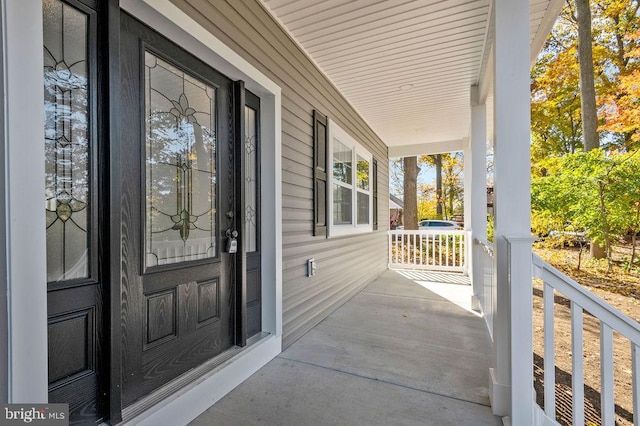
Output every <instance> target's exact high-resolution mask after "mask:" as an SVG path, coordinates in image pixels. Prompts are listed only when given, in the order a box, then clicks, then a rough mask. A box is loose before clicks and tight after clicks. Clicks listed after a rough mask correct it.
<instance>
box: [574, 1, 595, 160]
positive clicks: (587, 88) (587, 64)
mask: <svg viewBox="0 0 640 426" xmlns="http://www.w3.org/2000/svg"><path fill="white" fill-rule="evenodd" d="M575 1H576V12H577V15H578V16H577V17H578V61H579V63H580V107H581V109H582V136H583V138H584V145H583V147H584V151H585V152H587V151H591V150H592V149H597V148H599V147H600V139H599V137H598V112H597V110H596V90H595V87H594V75H593V46H592V41H591V9H590V8H589V0H575Z"/></svg>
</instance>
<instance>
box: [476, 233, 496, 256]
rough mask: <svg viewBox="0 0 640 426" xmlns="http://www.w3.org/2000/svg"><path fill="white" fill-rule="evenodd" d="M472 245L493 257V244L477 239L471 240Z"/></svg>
mask: <svg viewBox="0 0 640 426" xmlns="http://www.w3.org/2000/svg"><path fill="white" fill-rule="evenodd" d="M473 243H474V244H477V245H479V246H480V247H482V249H483V250H484V251H485V252H486V253H488V254H490V255H491V256H493V244H491V243H489V242H487V241H485V240H483V239H481V238H477V237H476V238H474V239H473Z"/></svg>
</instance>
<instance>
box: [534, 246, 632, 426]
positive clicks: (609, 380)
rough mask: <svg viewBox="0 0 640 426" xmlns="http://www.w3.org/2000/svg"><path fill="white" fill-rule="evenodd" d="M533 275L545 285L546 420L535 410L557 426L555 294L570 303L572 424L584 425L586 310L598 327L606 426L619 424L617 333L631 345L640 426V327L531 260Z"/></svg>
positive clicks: (583, 290)
mask: <svg viewBox="0 0 640 426" xmlns="http://www.w3.org/2000/svg"><path fill="white" fill-rule="evenodd" d="M533 265H534V268H533V276H534V277H535V278H539V279H541V280H542V281H543V285H544V288H543V315H544V414H545V415H544V416H543V415H542V413H541V410H542V409H541V408H540V407H539V406H537V410H538V413H537V416H536V417H537V418H544V422H545V423H547V424H557V423H555V419H556V414H557V413H556V400H557V396H556V393H555V392H556V386H555V383H556V369H555V339H554V337H555V335H554V334H555V324H554V323H555V319H556V313H555V304H556V303H555V297H554V296H555V295H556V294H561V295H562V296H563V297H565V298H566V299H568V300H569V301H570V319H571V331H570V332H571V353H572V357H571V359H572V368H571V369H572V371H571V381H572V383H571V394H572V398H571V399H572V417H573V419H572V424H573V425H584V424H585V392H584V389H585V387H584V376H585V374H584V372H585V369H584V343H585V341H584V329H585V328H584V326H583V316H584V313H585V311H586V312H587V313H589V314H591V315H592V316H593V317H595V318H596V319H597V320H598V321H599V323H600V354H599V359H600V379H601V380H600V383H601V388H600V389H599V391H600V405H601V417H602V420H601V421H602V423H601V424H602V425H603V426H609V425H611V426H613V425H615V400H614V377H613V370H614V348H613V346H614V334H613V333H614V331H615V332H617V333H619V334H620V335H622V336H624V337H625V338H626V339H628V341H629V342H630V348H629V350H630V352H631V353H630V355H631V380H632V392H633V413H634V414H633V424H634V425H635V426H638V425H640V414H639V413H640V412H639V411H638V410H639V409H640V387H639V386H640V353H639V352H640V325H639V324H638V322H636V321H635V320H633V319H632V318H630V317H628V316H627V315H625V314H624V313H622V312H620V311H619V310H617V309H615V308H614V307H612V306H611V305H609V304H608V303H607V302H605V301H604V300H602V299H601V298H600V297H598V296H596V295H595V294H593V293H591V292H590V291H588V290H586V289H585V288H584V287H582V286H581V285H580V284H578V283H577V282H575V281H574V280H572V279H571V278H569V277H567V276H566V275H564V274H563V273H562V272H560V271H558V270H557V269H556V268H554V267H553V266H551V265H549V264H548V263H546V262H545V261H543V260H542V259H540V258H539V257H538V256H536V255H535V254H534V255H533Z"/></svg>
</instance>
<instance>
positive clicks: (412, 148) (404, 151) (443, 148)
mask: <svg viewBox="0 0 640 426" xmlns="http://www.w3.org/2000/svg"><path fill="white" fill-rule="evenodd" d="M462 150H464V139H456V140H452V141H442V142H429V143H421V144H415V145H399V146H390V147H389V158H402V157H412V156H414V155H433V154H443V153H447V152H454V151H462Z"/></svg>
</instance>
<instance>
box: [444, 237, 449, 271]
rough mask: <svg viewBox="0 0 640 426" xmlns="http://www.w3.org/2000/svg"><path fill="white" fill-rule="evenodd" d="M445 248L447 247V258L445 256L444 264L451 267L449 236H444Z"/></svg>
mask: <svg viewBox="0 0 640 426" xmlns="http://www.w3.org/2000/svg"><path fill="white" fill-rule="evenodd" d="M444 247H445V253H446V254H445V256H444V259H445V260H444V262H445V265H447V266H449V236H448V235H445V236H444Z"/></svg>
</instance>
